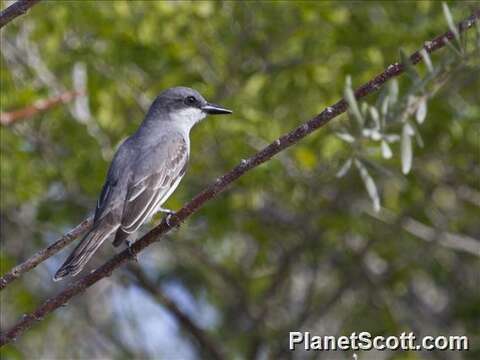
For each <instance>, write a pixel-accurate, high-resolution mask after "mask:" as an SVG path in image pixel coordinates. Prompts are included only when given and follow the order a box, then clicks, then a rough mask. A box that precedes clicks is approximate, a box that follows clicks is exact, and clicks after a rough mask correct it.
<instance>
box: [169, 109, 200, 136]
mask: <svg viewBox="0 0 480 360" xmlns="http://www.w3.org/2000/svg"><path fill="white" fill-rule="evenodd" d="M170 116H171V118H172V120H173V121H174V122H175V123H176V124H178V125H180V127H182V128H183V129H185V130H188V131H189V130H190V129H191V128H192V126H193V125H195V124H196V123H197V122H199V121H200V120H202V119H203V118H204V117H205V116H207V114H205V112H203V111H202V110H200V109H198V108H194V107H189V108H187V109H182V110H177V111H174V112H172V113H171V114H170Z"/></svg>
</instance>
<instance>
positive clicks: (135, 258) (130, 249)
mask: <svg viewBox="0 0 480 360" xmlns="http://www.w3.org/2000/svg"><path fill="white" fill-rule="evenodd" d="M126 243H127V248H128V252H129V254H130V256H131V257H132V259H133V260H135V261H136V262H138V258H137V255H136V254H135V253H134V252H133V250H132V244H133V243H132V242H131V241H130V240H126Z"/></svg>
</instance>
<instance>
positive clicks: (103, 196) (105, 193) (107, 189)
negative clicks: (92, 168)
mask: <svg viewBox="0 0 480 360" xmlns="http://www.w3.org/2000/svg"><path fill="white" fill-rule="evenodd" d="M116 185H117V181H116V180H113V179H107V180H106V181H105V184H104V185H103V188H102V192H101V193H100V197H99V198H98V200H97V206H96V207H95V216H94V218H93V223H97V222H98V220H99V219H100V218H101V217H102V215H103V213H104V212H105V210H106V208H107V207H108V204H109V199H110V196H111V195H112V192H113V191H112V190H113V188H114V187H115V186H116Z"/></svg>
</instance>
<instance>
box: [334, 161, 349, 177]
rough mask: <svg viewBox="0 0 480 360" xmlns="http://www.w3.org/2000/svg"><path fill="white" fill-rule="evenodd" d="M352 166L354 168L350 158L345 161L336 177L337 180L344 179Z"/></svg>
mask: <svg viewBox="0 0 480 360" xmlns="http://www.w3.org/2000/svg"><path fill="white" fill-rule="evenodd" d="M351 166H352V159H351V158H350V159H348V160H347V161H345V163H344V164H343V165H342V167H341V168H340V170H338V172H337V174H336V175H335V176H336V177H337V178H341V177H344V176H345V175H346V174H347V172H348V170H350V167H351Z"/></svg>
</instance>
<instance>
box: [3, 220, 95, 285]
mask: <svg viewBox="0 0 480 360" xmlns="http://www.w3.org/2000/svg"><path fill="white" fill-rule="evenodd" d="M92 221H93V217H92V216H90V217H88V218H86V219H85V220H83V221H82V222H81V223H80V224H78V225H77V226H75V227H74V228H73V229H72V230H70V231H69V232H67V233H65V234H64V235H62V237H60V238H59V239H58V240H57V241H55V242H54V243H53V244H50V245H49V246H47V247H46V248H45V249H42V250H39V251H37V252H36V253H35V254H34V255H33V256H31V257H30V258H28V259H27V260H25V261H24V262H23V263H21V264H18V265H17V266H15V267H14V268H13V269H11V270H10V271H9V272H7V273H6V274H5V275H3V276H2V277H1V278H0V291H1V290H3V289H4V288H5V287H6V286H7V285H8V284H10V283H11V282H12V281H14V280H16V279H18V278H19V277H20V276H21V275H22V274H23V273H25V272H27V271H30V270H32V269H33V268H35V267H36V266H37V265H38V264H40V263H41V262H43V261H44V260H46V259H48V258H49V257H50V256H52V255H53V254H56V253H57V252H58V251H60V250H61V249H63V248H64V247H65V246H67V245H68V244H70V243H71V242H72V241H73V240H75V239H76V238H77V237H79V236H80V235H82V234H83V233H84V232H85V231H87V229H88V228H89V227H90V226H91V225H92Z"/></svg>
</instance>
